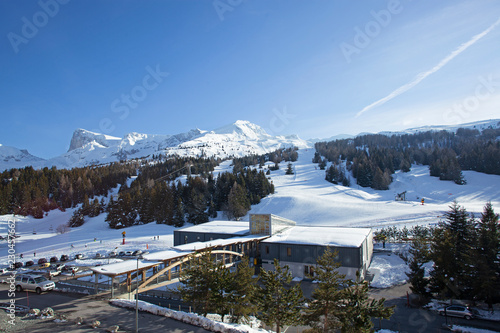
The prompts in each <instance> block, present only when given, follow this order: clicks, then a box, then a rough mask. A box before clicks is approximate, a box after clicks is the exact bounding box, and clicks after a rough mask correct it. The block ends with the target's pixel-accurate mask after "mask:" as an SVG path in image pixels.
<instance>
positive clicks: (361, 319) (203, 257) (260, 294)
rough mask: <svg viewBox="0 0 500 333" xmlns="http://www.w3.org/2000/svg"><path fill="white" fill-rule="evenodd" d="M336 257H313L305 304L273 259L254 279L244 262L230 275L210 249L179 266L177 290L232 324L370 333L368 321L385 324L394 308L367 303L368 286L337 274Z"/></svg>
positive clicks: (197, 307) (327, 254)
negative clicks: (260, 323)
mask: <svg viewBox="0 0 500 333" xmlns="http://www.w3.org/2000/svg"><path fill="white" fill-rule="evenodd" d="M336 257H337V253H336V252H332V251H331V250H330V249H329V248H327V249H326V250H325V251H324V253H323V254H322V256H320V257H319V258H318V260H317V266H316V268H315V272H316V275H315V276H314V279H315V280H316V281H317V287H316V288H315V290H314V291H313V293H312V297H311V299H306V298H305V297H304V296H303V294H302V290H301V288H300V285H298V284H293V283H292V279H293V277H292V274H291V272H290V270H289V268H288V266H284V267H282V266H281V265H280V264H279V262H278V261H277V260H276V259H275V261H274V269H273V270H265V269H261V270H260V273H259V275H258V276H257V277H254V268H253V267H250V265H249V260H248V258H247V257H244V258H243V259H242V261H241V262H240V263H239V264H238V265H237V266H236V270H231V269H230V268H228V267H226V266H225V265H224V263H223V262H221V261H218V260H216V259H217V258H216V256H215V255H214V254H212V252H211V251H210V250H205V251H202V252H199V253H197V254H193V255H192V257H191V260H189V262H188V264H187V266H183V269H182V272H181V277H180V282H181V285H180V286H179V287H178V290H177V291H178V292H179V293H180V294H181V296H182V299H183V300H185V301H186V302H188V303H190V304H191V305H192V306H193V308H194V311H195V312H198V313H200V314H202V315H205V316H206V315H207V314H208V313H216V314H219V315H221V317H222V318H224V317H225V316H228V318H229V319H230V320H231V321H232V322H234V323H239V322H241V321H242V320H245V319H248V318H249V316H252V315H253V316H256V317H257V318H258V319H260V320H261V321H263V322H264V323H265V324H266V325H269V326H274V327H276V332H278V333H279V332H280V331H281V329H282V328H283V327H284V326H289V325H308V326H310V327H311V329H310V330H309V332H310V333H312V332H337V330H339V329H340V331H341V332H346V333H347V332H353V333H354V332H356V333H359V332H361V333H363V332H372V328H373V323H372V318H373V317H375V318H385V319H388V318H390V316H391V315H392V313H393V311H394V307H386V306H385V304H384V303H385V299H381V300H379V301H376V300H370V299H369V298H368V284H367V283H366V282H361V281H352V280H348V279H346V278H345V275H342V274H340V273H339V272H338V268H339V267H340V264H339V263H338V262H336V261H335V259H336ZM306 304H307V306H306Z"/></svg>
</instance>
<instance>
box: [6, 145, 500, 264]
mask: <svg viewBox="0 0 500 333" xmlns="http://www.w3.org/2000/svg"><path fill="white" fill-rule="evenodd" d="M313 155H314V149H304V150H300V151H299V159H298V161H297V162H294V163H293V165H294V170H295V174H294V175H285V171H286V168H287V164H288V163H287V162H282V163H281V165H280V170H277V171H273V172H271V175H270V180H271V181H272V182H273V184H274V185H275V193H274V194H273V195H270V196H268V197H266V198H264V199H262V201H261V202H260V203H259V204H258V205H255V206H253V207H252V209H251V211H250V212H249V213H263V214H264V213H265V214H269V213H271V214H275V215H279V216H283V217H285V218H288V219H291V220H294V221H296V222H297V224H298V225H317V226H346V227H373V228H381V227H383V226H390V225H397V226H403V225H408V226H411V225H416V224H431V223H436V222H438V221H440V220H441V219H442V217H441V216H442V214H443V213H444V212H445V211H447V210H448V207H449V205H450V204H451V203H452V201H453V200H457V201H458V203H459V204H460V205H462V206H465V208H466V209H467V211H468V212H473V213H474V214H476V216H479V214H480V213H481V212H482V210H483V206H484V205H485V203H486V202H488V201H491V202H492V204H493V207H494V209H496V211H497V212H499V211H500V187H499V186H498V185H499V184H500V176H495V175H486V174H481V173H477V172H472V171H466V172H464V176H465V178H466V180H467V185H456V184H455V183H453V182H451V181H440V180H438V179H437V178H435V177H430V176H429V172H428V168H427V167H426V166H416V165H414V166H412V170H411V172H409V173H406V174H404V173H400V172H398V173H396V174H395V175H393V176H394V182H393V183H392V184H391V186H390V189H389V190H388V191H376V190H373V189H370V188H362V187H359V188H358V186H357V185H356V184H355V180H354V179H352V187H351V188H349V187H343V186H339V185H333V184H331V183H329V182H327V181H325V180H324V176H325V171H324V170H319V168H318V167H317V165H315V164H312V162H311V161H312V158H313ZM230 169H231V166H230V161H226V162H224V163H222V164H221V165H220V166H218V167H217V168H216V169H215V171H214V173H215V174H217V173H219V172H223V171H227V170H230ZM116 190H117V189H115V191H116ZM403 191H407V195H406V197H407V201H406V202H400V201H395V200H394V197H395V194H396V193H400V192H403ZM422 197H423V198H425V204H424V205H421V203H420V198H422ZM73 211H74V209H68V210H66V211H65V212H61V211H59V210H55V211H51V212H50V213H48V214H47V216H46V217H44V218H43V219H33V218H32V217H22V216H13V215H3V216H0V235H2V236H6V235H7V233H8V225H7V222H8V221H12V220H15V221H16V234H17V235H19V236H21V237H20V238H17V239H16V259H19V255H20V254H21V253H22V254H23V255H24V258H23V260H22V261H27V260H30V259H38V258H40V257H45V258H47V259H48V258H50V257H52V256H58V257H59V256H60V255H61V254H68V255H70V256H73V255H74V254H77V253H83V254H85V256H86V257H94V256H95V253H96V252H100V253H108V252H109V251H112V250H116V251H133V250H137V249H140V250H143V251H144V250H148V251H150V252H154V251H158V250H164V249H166V248H168V247H170V246H172V245H173V231H174V227H171V226H166V225H159V224H155V223H150V224H146V225H139V226H133V227H130V228H126V229H121V230H115V229H110V228H109V227H108V224H107V223H106V222H105V220H104V219H105V215H104V214H101V215H100V216H97V217H94V218H87V220H86V222H85V224H84V225H83V226H81V227H78V228H72V229H71V230H70V231H69V232H67V233H65V234H57V233H56V229H57V227H58V226H59V225H61V224H65V223H67V222H68V220H69V218H70V217H71V215H72V213H73ZM218 219H221V220H222V219H225V218H224V217H223V215H222V214H219V218H218ZM243 220H246V221H248V215H247V216H245V217H244V218H243ZM34 231H35V232H36V234H34V233H33V232H34ZM123 231H125V232H126V243H125V245H122V234H121V233H122V232H123ZM155 236H160V237H159V239H158V240H156V239H154V238H155ZM94 238H95V239H96V240H95V241H94ZM72 245H73V247H72ZM7 250H8V248H7V243H6V241H0V267H2V266H6V265H7V259H8V258H7ZM35 252H36V257H35V256H34V254H35Z"/></svg>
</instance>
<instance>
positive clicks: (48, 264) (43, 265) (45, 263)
mask: <svg viewBox="0 0 500 333" xmlns="http://www.w3.org/2000/svg"><path fill="white" fill-rule="evenodd" d="M39 267H40V268H47V267H50V262H44V263H43V264H40V265H39Z"/></svg>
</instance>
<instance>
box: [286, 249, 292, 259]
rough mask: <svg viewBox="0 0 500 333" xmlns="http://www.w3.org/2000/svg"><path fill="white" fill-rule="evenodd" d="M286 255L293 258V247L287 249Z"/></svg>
mask: <svg viewBox="0 0 500 333" xmlns="http://www.w3.org/2000/svg"><path fill="white" fill-rule="evenodd" d="M286 255H287V256H289V257H291V256H292V248H291V247H287V248H286Z"/></svg>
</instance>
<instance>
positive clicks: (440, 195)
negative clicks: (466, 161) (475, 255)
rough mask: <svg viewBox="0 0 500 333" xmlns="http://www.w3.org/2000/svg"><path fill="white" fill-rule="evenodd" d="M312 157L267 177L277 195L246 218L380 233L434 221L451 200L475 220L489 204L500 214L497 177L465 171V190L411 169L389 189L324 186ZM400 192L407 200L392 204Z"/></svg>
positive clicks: (305, 154)
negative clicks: (369, 229)
mask: <svg viewBox="0 0 500 333" xmlns="http://www.w3.org/2000/svg"><path fill="white" fill-rule="evenodd" d="M313 156H314V149H304V150H300V151H299V160H298V161H297V162H295V163H293V164H294V170H295V174H294V175H286V174H285V171H286V167H287V163H285V162H283V163H281V166H280V170H278V171H274V172H272V173H271V180H272V181H273V184H274V185H275V188H276V191H275V194H274V195H271V196H269V197H266V198H264V199H263V200H262V201H261V203H259V204H258V205H256V206H254V207H252V210H251V211H250V213H263V214H264V213H272V214H276V215H280V216H283V217H286V218H288V219H291V220H294V221H296V222H297V224H298V225H328V226H346V227H374V228H378V227H383V226H385V225H403V224H408V225H413V224H430V223H435V222H438V221H440V220H441V216H442V214H443V213H444V212H445V211H447V210H448V208H449V205H450V204H451V203H452V202H453V200H457V201H458V203H459V204H460V205H462V206H465V208H466V209H467V211H468V212H473V213H475V214H476V215H477V214H479V213H481V212H482V210H483V207H484V205H485V203H486V202H488V201H491V202H492V204H493V207H494V208H497V211H498V210H500V188H499V187H498V185H500V176H495V175H486V174H482V173H478V172H474V171H465V172H464V176H465V179H466V180H467V185H457V184H455V183H453V182H451V181H440V180H439V179H438V178H436V177H430V176H429V169H428V167H427V166H418V165H413V166H412V170H411V171H410V172H408V173H406V174H405V173H402V172H397V173H396V174H394V175H393V178H394V181H393V183H392V184H391V186H390V188H389V190H387V191H377V190H373V189H371V188H365V187H360V186H358V185H356V184H355V179H354V178H352V179H351V187H344V186H341V185H334V184H331V183H329V182H327V181H325V171H324V170H320V169H319V167H317V164H312V162H311V161H312V158H313ZM403 191H407V193H406V199H407V201H405V202H401V201H395V196H396V194H397V193H401V192H403ZM422 198H424V200H425V204H424V205H422V204H421V199H422ZM247 219H248V217H247Z"/></svg>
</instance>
